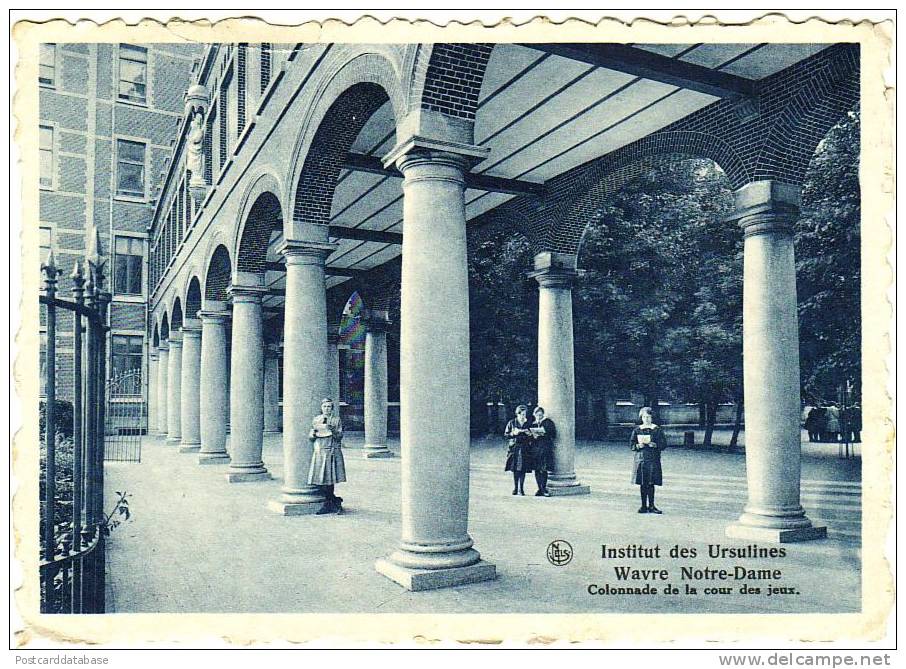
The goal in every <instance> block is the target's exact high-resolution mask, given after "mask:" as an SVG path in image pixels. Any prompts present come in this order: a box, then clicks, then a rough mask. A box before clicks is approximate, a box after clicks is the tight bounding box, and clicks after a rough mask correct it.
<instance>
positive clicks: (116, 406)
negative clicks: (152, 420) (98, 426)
mask: <svg viewBox="0 0 906 669" xmlns="http://www.w3.org/2000/svg"><path fill="white" fill-rule="evenodd" d="M106 401H107V424H106V432H107V437H106V439H105V442H104V460H107V461H111V462H141V461H142V434H143V433H144V432H145V431H146V428H145V402H144V399H143V396H142V370H141V369H129V370H126V371H125V372H122V373H120V374H117V375H116V376H113V377H112V378H111V379H110V380H108V381H107V392H106Z"/></svg>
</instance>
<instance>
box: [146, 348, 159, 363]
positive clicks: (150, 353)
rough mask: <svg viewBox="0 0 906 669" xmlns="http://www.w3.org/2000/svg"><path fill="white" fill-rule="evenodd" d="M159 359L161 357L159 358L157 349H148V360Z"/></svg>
mask: <svg viewBox="0 0 906 669" xmlns="http://www.w3.org/2000/svg"><path fill="white" fill-rule="evenodd" d="M158 357H159V356H158V353H157V349H156V348H154V347H151V348H149V349H148V360H157V359H158Z"/></svg>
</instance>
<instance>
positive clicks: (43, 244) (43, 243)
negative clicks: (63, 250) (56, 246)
mask: <svg viewBox="0 0 906 669" xmlns="http://www.w3.org/2000/svg"><path fill="white" fill-rule="evenodd" d="M51 248H53V232H52V231H51V229H50V228H38V262H40V263H41V264H42V265H43V264H44V261H45V260H47V254H48V253H50V249H51ZM41 281H42V285H43V281H44V275H43V274H42V275H41Z"/></svg>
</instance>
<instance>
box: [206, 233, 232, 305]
mask: <svg viewBox="0 0 906 669" xmlns="http://www.w3.org/2000/svg"><path fill="white" fill-rule="evenodd" d="M232 268H233V264H232V262H231V261H230V252H229V251H228V250H227V247H226V246H224V245H223V244H218V245H217V246H216V247H215V249H214V251H213V253H211V259H210V260H209V261H208V265H207V271H206V272H205V275H204V277H205V278H204V298H205V299H206V300H216V301H219V302H226V300H227V288H229V287H230V281H231V279H232Z"/></svg>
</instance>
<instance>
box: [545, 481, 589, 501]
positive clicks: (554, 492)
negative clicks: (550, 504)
mask: <svg viewBox="0 0 906 669" xmlns="http://www.w3.org/2000/svg"><path fill="white" fill-rule="evenodd" d="M547 491H548V492H549V493H550V494H551V497H566V496H568V495H590V494H591V488H590V487H589V486H587V485H582V484H581V483H576V484H575V485H568V486H555V485H552V484H551V482H550V481H548V483H547Z"/></svg>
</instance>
